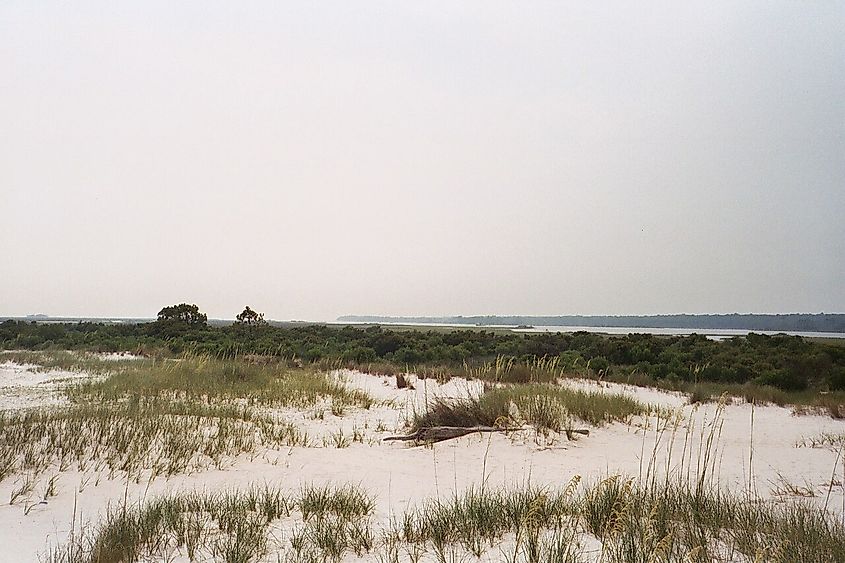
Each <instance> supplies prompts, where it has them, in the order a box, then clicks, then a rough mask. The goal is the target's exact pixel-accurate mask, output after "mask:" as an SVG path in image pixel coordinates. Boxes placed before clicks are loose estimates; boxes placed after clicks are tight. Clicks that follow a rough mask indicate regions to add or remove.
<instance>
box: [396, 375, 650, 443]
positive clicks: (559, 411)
mask: <svg viewBox="0 0 845 563" xmlns="http://www.w3.org/2000/svg"><path fill="white" fill-rule="evenodd" d="M649 411H650V407H649V406H647V405H645V404H643V403H640V402H639V401H637V400H636V399H633V398H631V397H628V396H625V395H621V394H611V393H603V392H600V391H583V390H576V389H569V388H566V387H560V386H556V385H545V384H533V385H505V386H498V387H489V388H487V389H486V390H485V392H484V393H483V394H482V395H481V396H479V397H470V398H463V399H451V400H450V399H442V398H437V399H434V400H433V401H432V402H431V404H430V405H429V406H428V408H427V410H426V412H424V413H422V414H418V415H416V416H415V417H414V419H413V421H412V423H411V426H412V428H413V429H420V428H430V427H433V426H462V427H469V426H495V425H512V424H523V423H527V424H532V425H534V426H535V427H537V428H538V429H540V430H550V431H554V432H560V431H565V430H567V429H570V428H571V427H572V421H573V419H577V420H580V421H583V422H585V423H588V424H592V425H594V426H600V425H602V424H606V423H609V422H615V421H625V420H628V419H629V418H630V417H631V416H634V415H638V414H645V413H647V412H649Z"/></svg>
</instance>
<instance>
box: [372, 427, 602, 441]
mask: <svg viewBox="0 0 845 563" xmlns="http://www.w3.org/2000/svg"><path fill="white" fill-rule="evenodd" d="M518 430H526V428H525V427H521V426H520V427H506V428H502V427H498V426H431V427H428V428H420V429H418V430H417V431H416V432H412V433H411V434H408V435H406V436H387V437H385V438H382V441H383V442H388V441H391V440H398V441H403V442H410V441H415V442H442V441H444V440H451V439H453V438H460V437H461V436H466V435H468V434H474V433H476V432H516V431H518ZM564 432H565V433H566V436H567V437H568V438H569V439H570V440H571V439H572V436H571V435H572V434H582V435H584V436H589V435H590V431H589V430H584V429H580V428H570V429H568V430H565V431H564Z"/></svg>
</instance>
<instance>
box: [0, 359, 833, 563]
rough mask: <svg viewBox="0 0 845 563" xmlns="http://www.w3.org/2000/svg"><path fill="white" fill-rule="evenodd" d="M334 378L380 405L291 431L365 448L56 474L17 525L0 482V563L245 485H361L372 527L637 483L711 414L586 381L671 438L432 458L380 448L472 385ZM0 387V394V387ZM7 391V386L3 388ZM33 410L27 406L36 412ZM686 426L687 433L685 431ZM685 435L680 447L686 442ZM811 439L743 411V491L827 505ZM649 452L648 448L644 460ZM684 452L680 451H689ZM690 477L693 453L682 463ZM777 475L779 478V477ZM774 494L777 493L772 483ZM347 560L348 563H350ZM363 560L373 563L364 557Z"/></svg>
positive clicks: (605, 436)
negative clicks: (442, 505)
mask: <svg viewBox="0 0 845 563" xmlns="http://www.w3.org/2000/svg"><path fill="white" fill-rule="evenodd" d="M0 370H2V371H0V378H4V379H2V380H0V381H3V380H6V381H9V382H16V383H14V385H15V389H17V391H19V392H21V393H23V392H24V391H26V392H29V391H33V392H35V393H36V394H37V392H38V389H39V386H41V385H44V384H48V382H49V381H51V380H50V379H49V378H48V379H43V378H45V377H47V374H38V373H35V372H33V371H32V369H31V367H29V366H10V365H7V364H4V365H3V366H0ZM337 377H339V378H341V379H343V380H345V381H346V382H347V383H348V384H349V385H351V386H355V387H358V388H361V389H364V390H366V391H367V392H369V393H370V394H371V395H372V396H374V397H375V398H377V399H380V400H384V401H390V402H391V403H390V404H383V405H378V406H374V407H372V408H371V409H369V410H351V409H350V410H349V411H347V412H346V413H345V414H344V416H342V417H335V416H333V415H331V413H330V412H322V418H319V417H318V416H316V414H317V413H315V412H314V411H313V410H312V411H310V412H302V413H296V414H297V416H298V417H299V418H298V420H296V421H295V422H296V423H297V424H298V425H300V426H301V427H303V428H304V429H306V430H307V431H308V433H309V435H312V436H331V435H332V434H334V433H336V432H337V429H339V428H342V429H343V431H344V434H345V435H349V436H350V437H351V434H352V432H353V430H354V429H356V428H357V429H358V430H359V432H363V434H364V435H365V437H366V438H365V442H364V443H363V444H362V443H353V444H351V445H350V446H349V447H347V448H342V449H337V448H334V447H317V448H285V449H283V450H279V451H275V450H273V451H266V452H263V453H262V454H261V455H259V456H258V457H256V458H254V459H252V460H250V459H249V457H248V456H241V457H240V458H238V459H236V460H234V462H233V464H232V466H231V467H229V468H227V469H225V470H216V469H215V470H210V471H206V472H203V473H201V474H195V475H181V476H177V477H173V478H170V479H165V478H163V477H160V478H157V479H156V480H154V481H153V482H152V483H150V484H149V485H148V484H147V483H144V482H142V483H140V484H136V483H129V484H128V485H127V483H126V482H125V481H124V480H121V479H115V480H111V481H110V480H108V479H107V478H106V475H105V474H97V473H85V474H79V473H74V472H68V473H62V474H60V477H59V479H58V490H59V492H58V495H57V496H56V497H53V498H50V499H49V501H48V502H47V503H46V504H41V505H36V506H35V507H34V508H32V509H31V510H30V512H29V513H28V514H27V515H25V514H24V507H25V503H24V502H23V501H18V502H17V503H16V504H14V505H11V506H10V505H9V504H8V500H6V499H9V495H10V492H11V490H12V489H13V487H15V486H16V484H17V483H16V481H17V480H16V479H15V478H11V479H7V480H5V481H4V482H2V483H0V546H2V548H0V562H5V561H8V562H18V561H34V560H37V557H38V556H39V554H43V553H45V551H46V549H47V548H48V547H49V546H54V545H56V544H57V543H61V542H63V541H64V540H65V539H66V538H67V536H68V533H69V531H70V527H71V522H72V520H73V517H74V503H76V526H77V529H78V527H79V526H80V521H82V522H88V523H90V522H95V521H96V520H97V517H98V515H99V514H102V512H103V511H104V510H105V509H106V508H107V507H108V506H109V505H110V504H111V505H112V506H114V505H116V504H118V503H120V502H122V500H123V499H124V496H126V497H128V498H129V499H130V501H134V500H139V499H142V498H144V497H145V496H147V497H149V496H155V495H158V494H161V493H165V492H175V491H184V490H186V489H201V490H202V489H205V490H215V489H231V488H234V487H242V486H247V485H249V484H251V483H259V484H260V483H265V482H266V483H271V484H273V485H278V486H281V487H285V488H292V489H297V488H298V487H299V486H301V485H302V484H307V483H314V484H321V483H345V482H351V483H357V484H361V485H363V486H364V487H365V488H366V489H367V490H369V491H370V492H371V493H372V494H373V495H375V496H376V498H377V501H378V508H377V514H376V520H381V521H383V522H387V521H388V520H389V518H390V515H391V514H395V513H401V511H403V510H404V509H405V508H406V507H407V506H409V505H414V504H415V503H419V502H422V501H424V500H425V499H427V498H431V497H436V496H444V495H450V494H451V493H452V492H453V491H455V490H456V489H457V490H461V489H464V488H466V487H468V486H470V485H474V484H476V485H477V484H480V483H481V482H482V481H483V480H486V482H487V484H488V486H496V485H499V484H520V483H525V482H526V481H531V482H533V483H535V484H550V485H558V486H564V485H565V484H566V483H567V482H568V481H569V480H570V478H571V477H572V476H574V475H581V476H583V477H584V478H585V479H587V480H596V479H600V478H602V477H604V476H607V475H610V474H615V473H622V474H627V475H631V476H634V477H636V476H637V475H639V474H640V472H641V471H642V470H643V469H644V467H646V466H647V465H648V463H649V460H650V459H651V457H652V452H653V451H656V452H657V453H656V454H655V459H656V460H657V465H658V466H659V467H663V466H664V464H665V459H666V456H667V452H668V448H669V445H670V444H672V447H673V448H674V449H673V452H672V456H671V457H672V462H673V463H672V466H673V467H675V468H677V467H678V465H679V464H680V458H681V451H682V448H683V444H684V440H685V439H688V440H689V441H690V442H692V444H693V445H694V446H695V447H694V448H693V449H694V450H695V451H696V452H697V447H698V443H699V440H700V439H701V436H702V433H705V434H706V432H708V431H709V424H710V423H711V422H712V421H713V419H714V417H715V415H716V413H717V409H718V408H719V407H718V406H717V405H715V404H707V405H704V406H700V407H694V406H689V405H686V400H685V398H684V397H683V396H681V395H678V394H669V393H663V392H659V391H655V390H649V389H641V388H635V387H626V386H620V385H613V384H610V385H602V386H598V385H596V384H595V383H593V382H579V381H573V382H568V383H567V384H570V385H575V386H579V387H586V388H590V389H601V390H604V391H606V392H623V393H626V394H630V395H632V396H635V397H637V398H639V399H640V400H643V401H646V402H649V403H652V404H660V405H662V406H665V407H672V408H675V409H678V410H679V411H680V412H681V413H682V415H683V423H682V424H681V426H680V427H679V428H678V430H677V432H676V433H675V435H674V437H673V435H672V432H671V430H667V431H666V432H664V433H662V434H661V433H659V432H657V431H656V430H655V423H656V421H655V420H654V419H642V418H638V419H637V420H635V421H632V423H631V424H630V425H624V424H614V425H609V426H606V427H603V428H598V429H593V430H592V431H591V433H590V435H589V436H588V437H582V438H580V439H579V440H578V441H575V442H569V441H567V440H566V439H565V438H562V437H554V438H552V439H550V440H549V439H544V438H542V437H538V436H536V435H535V433H534V432H533V431H522V432H517V433H513V434H511V435H503V434H491V435H483V436H481V435H476V436H468V437H464V438H461V439H457V440H451V441H447V442H444V443H441V444H437V445H435V446H434V447H408V446H407V445H406V444H404V443H401V442H386V443H383V442H381V441H380V439H381V438H383V437H384V436H386V435H390V434H393V433H395V432H397V431H399V430H401V427H402V425H403V424H404V421H405V420H406V419H407V418H408V417H409V416H410V415H411V413H412V412H413V410H414V409H415V408H416V409H422V408H423V407H424V405H425V401H426V400H427V398H428V399H430V398H432V397H435V396H465V395H467V394H474V393H478V392H480V390H481V385H480V384H479V383H478V382H471V381H470V382H468V381H465V380H461V379H453V380H452V381H450V382H449V383H447V384H445V385H438V384H437V383H436V382H435V381H433V380H418V381H414V385H415V387H416V389H415V390H409V389H404V390H399V389H396V387H395V381H394V379H393V378H392V377H377V376H370V375H365V374H361V373H355V372H348V371H343V372H338V373H337ZM0 384H1V383H0ZM9 385H11V383H10V384H9ZM35 402H36V403H38V401H35ZM20 404H21V399H20V396H18V397H17V398H15V397H14V396H8V395H5V394H4V395H0V408H10V407H11V408H19V407H20ZM751 414H752V407H751V406H750V405H747V404H731V405H727V406H725V407H724V411H723V412H722V413H721V417H720V421H721V438H720V441H719V457H718V461H717V467H716V471H717V473H718V479H719V482H720V484H721V485H723V486H725V487H730V488H732V489H734V490H745V489H746V488H748V487H749V458H750V454H751V448H750V445H751ZM690 425H692V426H690ZM690 427H691V428H692V431H691V437H689V438H688V437H687V436H686V430H687V428H690ZM822 432H830V433H845V424H843V422H841V421H836V420H833V419H830V418H827V417H822V416H794V415H793V414H792V413H791V411H790V410H789V409H785V408H780V407H774V406H772V407H756V408H754V432H753V444H754V447H753V472H752V474H753V475H752V476H753V479H752V480H751V486H753V487H754V489H755V490H756V491H757V492H758V493H759V494H760V495H762V496H764V497H769V496H772V494H773V492H777V489H778V488H783V487H782V486H780V485H779V483H780V480H781V479H782V478H785V479H787V480H788V481H790V482H791V483H793V484H796V485H800V486H802V487H807V488H808V489H809V490H811V491H812V493H813V494H815V495H816V496H815V497H812V499H811V500H813V501H815V502H816V503H818V504H819V505H820V506H823V505H824V504H825V501H826V497H827V494H828V488H829V484H830V480H831V473H832V471H833V469H834V463H835V461H836V459H837V452H835V451H831V450H830V449H826V448H819V449H811V448H797V447H795V444H796V442H798V441H799V440H801V439H802V438H806V437H810V436H815V435H818V434H820V433H822ZM655 443H657V444H658V447H657V448H656V449H655ZM688 449H689V448H688ZM692 466H693V471H694V467H695V454H693V458H692ZM836 473H837V480H836V483H837V484H836V485H835V486H834V487H833V489H832V493H831V495H830V499H829V501H828V507H829V509H831V510H834V511H837V512H843V502H844V501H843V487H842V481H843V480H844V479H843V477H845V476H843V466H842V462H841V460H840V462H839V465H838V468H837V470H836ZM781 476H782V477H781ZM781 485H782V483H781ZM44 486H45V483H44V482H42V483H40V484H39V486H37V487H36V489H35V491H34V492H33V494H32V498H31V500H30V503H32V502H38V500H39V499H40V498H41V495H43V490H44ZM356 560H358V559H356V558H354V557H350V558H348V561H356ZM364 560H370V561H375V560H376V559H375V556H372V557H370V558H365V559H364Z"/></svg>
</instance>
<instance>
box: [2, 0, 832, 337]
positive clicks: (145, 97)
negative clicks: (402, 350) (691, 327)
mask: <svg viewBox="0 0 845 563" xmlns="http://www.w3.org/2000/svg"><path fill="white" fill-rule="evenodd" d="M0 206H2V216H0V256H2V268H0V270H2V272H1V273H0V315H23V314H28V313H46V314H51V315H98V316H144V317H149V316H155V314H156V313H157V311H158V310H159V309H160V308H161V307H162V306H164V305H169V304H173V303H178V302H182V301H188V302H195V303H197V304H198V305H200V307H201V308H202V309H203V310H204V311H206V312H207V313H208V314H209V316H211V317H222V318H232V317H233V316H234V315H235V314H236V313H237V312H239V311H240V310H241V309H243V306H244V305H246V304H249V305H251V306H252V307H254V308H255V309H257V310H259V311H264V312H266V314H267V317H268V318H275V319H291V318H295V319H311V320H321V319H332V318H334V317H336V316H337V315H341V314H356V313H357V314H392V315H407V314H415V315H426V314H427V315H439V314H465V315H470V314H495V313H499V314H633V313H640V314H651V313H678V312H688V313H702V312H716V313H718V312H733V311H740V312H760V313H765V312H787V311H802V312H817V311H826V312H834V311H843V310H845V3H843V2H829V1H823V2H822V1H820V2H772V1H768V0H766V1H759V2H750V3H749V2H742V1H737V0H729V1H725V2H721V1H720V2H701V3H695V6H693V5H692V3H687V2H676V1H671V2H659V3H646V2H618V3H617V2H579V3H564V2H554V3H545V2H524V1H519V2H511V3H507V2H497V1H489V0H486V1H484V2H454V1H451V0H450V1H445V2H394V1H389V2H387V1H385V2H348V1H342V2H297V3H293V2H217V1H209V0H201V1H194V2H171V1H150V0H144V1H137V2H121V1H113V0H109V1H103V2H86V1H79V2H76V1H74V2H49V1H41V0H22V1H18V0H2V2H0Z"/></svg>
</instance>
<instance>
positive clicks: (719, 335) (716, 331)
mask: <svg viewBox="0 0 845 563" xmlns="http://www.w3.org/2000/svg"><path fill="white" fill-rule="evenodd" d="M580 330H583V331H585V332H604V333H606V334H630V333H632V332H634V333H639V334H664V335H670V336H688V335H690V334H703V335H704V336H706V337H707V338H710V339H712V340H724V339H726V338H732V337H734V336H745V335H746V334H748V333H749V332H753V333H756V334H768V335H775V334H788V335H789V336H806V337H808V338H845V333H842V332H797V331H788V330H787V331H772V330H739V329H731V328H699V329H694V328H642V327H617V326H535V327H533V328H518V329H514V332H578V331H580Z"/></svg>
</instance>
